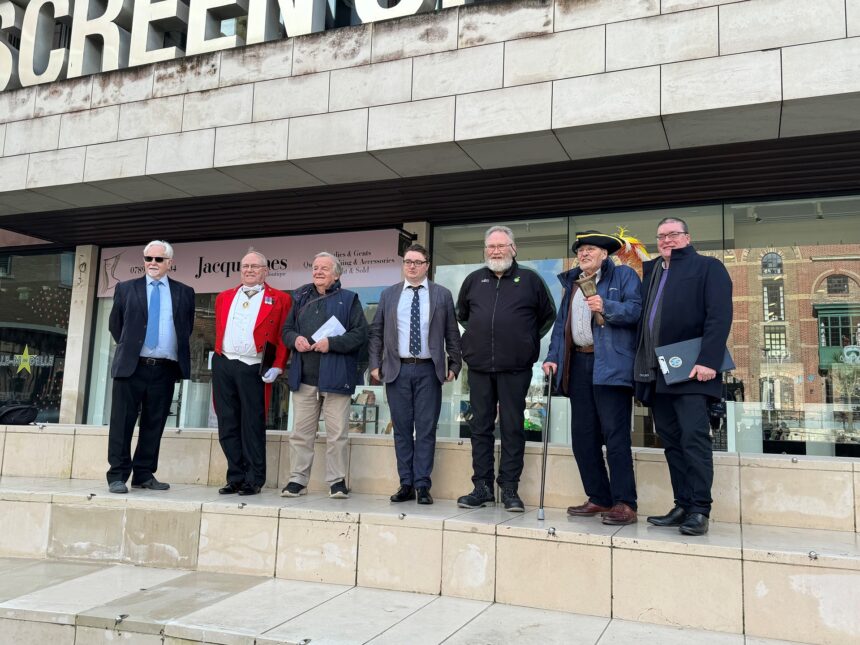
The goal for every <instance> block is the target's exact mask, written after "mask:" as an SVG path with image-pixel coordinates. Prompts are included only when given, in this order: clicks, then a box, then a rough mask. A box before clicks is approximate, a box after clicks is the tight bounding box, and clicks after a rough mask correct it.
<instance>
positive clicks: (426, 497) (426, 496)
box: [416, 486, 433, 504]
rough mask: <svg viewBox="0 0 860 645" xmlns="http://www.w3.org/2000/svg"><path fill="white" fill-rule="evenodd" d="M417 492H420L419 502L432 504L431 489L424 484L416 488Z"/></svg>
mask: <svg viewBox="0 0 860 645" xmlns="http://www.w3.org/2000/svg"><path fill="white" fill-rule="evenodd" d="M416 493H417V494H418V503H419V504H432V503H433V498H432V497H431V496H430V489H429V488H424V487H423V486H422V487H420V488H417V489H416Z"/></svg>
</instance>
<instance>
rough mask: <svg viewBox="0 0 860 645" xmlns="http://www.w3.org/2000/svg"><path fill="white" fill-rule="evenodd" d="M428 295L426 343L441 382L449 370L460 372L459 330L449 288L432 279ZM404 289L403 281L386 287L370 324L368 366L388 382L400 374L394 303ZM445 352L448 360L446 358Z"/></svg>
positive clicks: (429, 282) (398, 299) (428, 282)
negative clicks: (428, 317)
mask: <svg viewBox="0 0 860 645" xmlns="http://www.w3.org/2000/svg"><path fill="white" fill-rule="evenodd" d="M427 284H428V291H429V296H430V328H429V330H428V333H427V345H428V346H429V350H430V357H431V358H432V359H433V365H434V367H435V368H436V377H437V378H438V379H439V382H440V383H444V382H445V379H446V378H447V377H448V370H451V371H452V372H454V374H455V375H457V374H459V373H460V366H461V365H462V364H463V363H462V359H461V358H460V330H459V328H458V327H457V317H456V316H455V314H454V298H453V297H452V296H451V292H450V291H448V289H446V288H445V287H443V286H441V285H438V284H436V283H435V282H431V281H429V280H428V281H427ZM402 292H403V282H398V283H397V284H395V285H392V286H390V287H388V288H387V289H386V290H385V291H383V292H382V295H381V296H380V297H379V306H378V307H377V308H376V315H375V316H374V318H373V323H371V325H370V334H369V351H370V369H371V370H374V369H377V368H380V371H381V372H382V381H383V382H384V383H391V382H392V381H393V380H394V379H396V378H397V375H398V374H400V354H399V351H398V335H397V304H398V303H399V301H400V294H401V293H402ZM446 354H447V361H446Z"/></svg>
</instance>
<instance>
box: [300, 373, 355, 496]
mask: <svg viewBox="0 0 860 645" xmlns="http://www.w3.org/2000/svg"><path fill="white" fill-rule="evenodd" d="M350 403H351V398H350V396H349V395H348V394H333V393H331V392H323V393H322V394H320V392H319V388H317V387H316V386H314V385H307V384H305V383H302V384H301V385H300V386H299V389H298V390H297V391H295V392H293V401H292V405H293V411H294V417H293V434H292V436H291V437H290V471H291V472H290V481H291V482H296V483H297V484H301V485H302V486H307V485H308V481H309V480H310V475H311V466H312V465H313V463H314V440H315V439H316V434H317V428H318V427H319V419H320V413H322V418H323V420H324V421H325V433H326V451H325V478H326V482H327V483H328V485H329V486H331V485H332V484H334V483H336V482H339V481H341V480H344V481H346V472H347V467H348V463H347V462H348V457H349V405H350Z"/></svg>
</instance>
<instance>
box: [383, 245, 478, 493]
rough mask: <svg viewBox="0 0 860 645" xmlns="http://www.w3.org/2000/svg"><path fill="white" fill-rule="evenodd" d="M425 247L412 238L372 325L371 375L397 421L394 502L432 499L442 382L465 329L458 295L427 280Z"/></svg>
mask: <svg viewBox="0 0 860 645" xmlns="http://www.w3.org/2000/svg"><path fill="white" fill-rule="evenodd" d="M429 268H430V260H429V255H428V253H427V249H425V248H424V247H423V246H421V245H420V244H413V245H412V246H410V247H409V248H408V249H406V253H405V254H404V255H403V274H404V277H405V280H404V281H403V282H398V283H397V284H395V285H393V286H391V287H388V288H387V289H386V290H385V291H383V292H382V295H381V296H380V298H379V306H378V307H377V309H376V315H375V316H374V318H373V323H372V324H371V326H370V335H369V341H370V342H369V346H370V351H369V353H370V370H371V372H370V373H371V376H373V378H375V379H376V380H378V381H383V382H384V383H385V392H386V394H387V396H388V405H389V407H390V408H391V419H392V421H393V422H394V452H395V454H396V456H397V472H398V474H399V476H400V488H399V489H398V490H397V492H396V493H394V495H392V496H391V501H392V502H406V501H410V500H414V499H416V497H417V500H418V503H419V504H432V503H433V498H432V497H431V496H430V485H431V481H430V474H431V472H432V471H433V457H434V455H435V452H436V424H437V423H438V421H439V411H440V410H441V407H442V384H443V383H445V382H446V381H453V380H454V379H455V378H456V377H457V374H459V373H460V365H461V361H460V332H459V330H458V329H457V318H456V316H455V315H454V297H453V296H452V295H451V292H450V291H448V289H446V288H445V287H443V286H441V285H438V284H436V283H434V282H431V281H430V280H428V279H427V272H428V270H429Z"/></svg>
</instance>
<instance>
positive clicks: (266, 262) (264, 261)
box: [240, 246, 269, 266]
mask: <svg viewBox="0 0 860 645" xmlns="http://www.w3.org/2000/svg"><path fill="white" fill-rule="evenodd" d="M252 253H253V254H254V255H256V256H257V257H258V258H260V263H261V264H263V265H264V266H269V260H268V259H266V256H265V255H263V254H262V253H260V252H259V251H258V250H257V249H255V248H254V247H253V246H249V247H248V250H247V251H245V255H251V254H252ZM245 255H243V256H242V258H244V257H245ZM240 263H241V262H240Z"/></svg>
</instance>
